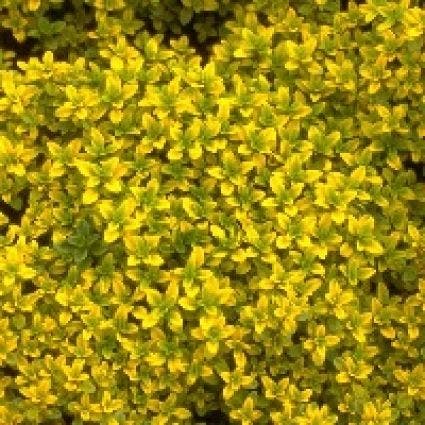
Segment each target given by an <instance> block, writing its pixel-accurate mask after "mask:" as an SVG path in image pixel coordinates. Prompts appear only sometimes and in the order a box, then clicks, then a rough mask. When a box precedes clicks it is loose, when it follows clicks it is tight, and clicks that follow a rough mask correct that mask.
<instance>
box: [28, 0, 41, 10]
mask: <svg viewBox="0 0 425 425" xmlns="http://www.w3.org/2000/svg"><path fill="white" fill-rule="evenodd" d="M40 4H41V1H40V0H28V10H30V11H31V12H35V11H36V10H37V9H38V8H39V7H40Z"/></svg>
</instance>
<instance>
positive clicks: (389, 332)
mask: <svg viewBox="0 0 425 425" xmlns="http://www.w3.org/2000/svg"><path fill="white" fill-rule="evenodd" d="M381 334H382V335H383V336H384V337H385V338H388V339H394V338H395V329H394V328H393V327H392V326H390V327H388V328H382V329H381Z"/></svg>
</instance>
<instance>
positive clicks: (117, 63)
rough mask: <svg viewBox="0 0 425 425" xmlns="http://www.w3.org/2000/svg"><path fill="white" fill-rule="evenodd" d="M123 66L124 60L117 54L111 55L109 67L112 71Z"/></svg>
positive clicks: (118, 69) (119, 69)
mask: <svg viewBox="0 0 425 425" xmlns="http://www.w3.org/2000/svg"><path fill="white" fill-rule="evenodd" d="M123 68H124V62H123V60H122V59H121V58H119V57H118V56H112V58H111V69H113V70H114V71H121V70H122V69H123Z"/></svg>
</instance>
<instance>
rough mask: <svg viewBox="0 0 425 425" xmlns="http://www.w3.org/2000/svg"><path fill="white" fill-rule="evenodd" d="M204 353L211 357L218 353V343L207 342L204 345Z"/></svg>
mask: <svg viewBox="0 0 425 425" xmlns="http://www.w3.org/2000/svg"><path fill="white" fill-rule="evenodd" d="M205 346H206V351H207V353H208V354H210V355H211V356H215V355H216V354H217V353H218V348H219V343H218V341H207V342H206V343H205Z"/></svg>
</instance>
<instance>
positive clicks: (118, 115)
mask: <svg viewBox="0 0 425 425" xmlns="http://www.w3.org/2000/svg"><path fill="white" fill-rule="evenodd" d="M122 117H123V112H122V111H120V110H119V109H113V110H112V111H110V112H109V119H110V120H111V122H112V123H113V124H118V123H119V122H121V120H122Z"/></svg>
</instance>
